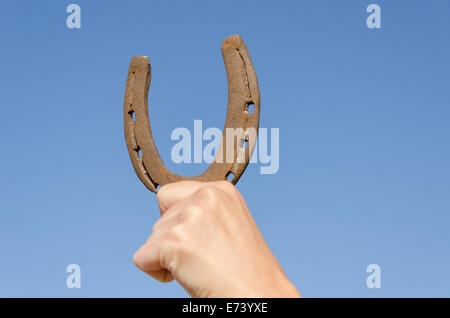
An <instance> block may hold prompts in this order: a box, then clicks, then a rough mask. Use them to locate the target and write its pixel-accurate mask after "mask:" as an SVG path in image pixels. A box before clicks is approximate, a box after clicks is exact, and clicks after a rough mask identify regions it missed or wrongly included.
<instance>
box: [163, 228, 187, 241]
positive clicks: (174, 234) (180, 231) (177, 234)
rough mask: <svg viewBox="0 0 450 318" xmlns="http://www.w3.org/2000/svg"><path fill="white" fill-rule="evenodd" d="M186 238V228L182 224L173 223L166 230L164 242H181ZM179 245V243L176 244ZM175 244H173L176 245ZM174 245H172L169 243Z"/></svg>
mask: <svg viewBox="0 0 450 318" xmlns="http://www.w3.org/2000/svg"><path fill="white" fill-rule="evenodd" d="M186 240H187V234H186V229H185V227H184V226H183V225H182V224H178V225H175V226H174V227H172V228H171V229H170V230H169V231H168V232H167V241H166V244H167V243H169V242H171V243H182V242H185V241H186ZM177 245H179V244H177ZM177 245H175V246H177ZM171 246H174V245H171Z"/></svg>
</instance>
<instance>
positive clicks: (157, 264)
mask: <svg viewBox="0 0 450 318" xmlns="http://www.w3.org/2000/svg"><path fill="white" fill-rule="evenodd" d="M157 199H158V204H159V209H160V212H161V217H160V218H159V219H158V221H157V222H156V223H155V224H154V226H153V229H152V233H151V235H150V237H149V238H148V240H147V242H146V243H145V244H144V245H142V247H141V248H139V250H138V251H137V252H136V254H135V255H134V263H135V264H136V266H137V267H138V268H140V269H141V270H142V271H144V272H145V273H147V274H148V275H150V276H152V277H153V278H155V279H157V280H159V281H161V282H170V281H172V280H174V279H175V280H176V281H177V282H178V283H179V284H180V285H181V286H182V287H183V288H184V289H185V290H186V291H187V292H188V293H189V294H190V295H191V296H192V297H226V298H228V297H301V296H300V294H299V292H298V291H297V289H296V288H295V286H294V285H293V284H292V283H291V282H290V281H289V279H288V278H287V277H286V274H285V272H284V270H283V268H282V267H281V265H280V263H279V262H278V260H277V259H276V258H275V256H274V255H273V253H272V252H271V250H270V249H269V247H268V245H267V243H266V242H265V240H264V238H263V236H262V235H261V233H260V231H259V229H258V227H257V226H256V223H255V221H254V220H253V217H252V215H251V213H250V211H249V209H248V208H247V204H246V203H245V201H244V198H243V197H242V195H241V194H240V193H239V191H238V190H237V189H236V187H234V186H233V185H232V184H231V183H230V182H228V181H219V182H208V183H204V182H196V181H182V182H177V183H172V184H168V185H165V186H163V187H162V188H161V189H160V190H159V191H158V194H157Z"/></svg>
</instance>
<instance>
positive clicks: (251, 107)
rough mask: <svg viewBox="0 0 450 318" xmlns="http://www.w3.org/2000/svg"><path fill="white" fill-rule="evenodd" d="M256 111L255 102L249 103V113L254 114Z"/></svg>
mask: <svg viewBox="0 0 450 318" xmlns="http://www.w3.org/2000/svg"><path fill="white" fill-rule="evenodd" d="M254 112H255V104H253V103H250V104H248V105H247V113H249V114H250V115H251V114H253V113H254Z"/></svg>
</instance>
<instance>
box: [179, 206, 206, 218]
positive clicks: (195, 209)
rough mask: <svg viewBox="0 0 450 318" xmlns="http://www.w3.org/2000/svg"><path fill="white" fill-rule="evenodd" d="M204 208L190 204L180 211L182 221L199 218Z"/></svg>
mask: <svg viewBox="0 0 450 318" xmlns="http://www.w3.org/2000/svg"><path fill="white" fill-rule="evenodd" d="M204 212H205V210H204V209H203V207H201V206H200V205H198V204H190V205H188V206H186V207H185V208H184V209H183V211H181V218H182V220H183V221H187V220H189V221H192V220H194V221H196V220H199V219H201V217H202V216H203V215H204Z"/></svg>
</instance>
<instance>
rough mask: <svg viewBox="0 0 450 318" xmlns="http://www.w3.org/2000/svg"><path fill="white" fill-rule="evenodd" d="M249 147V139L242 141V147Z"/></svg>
mask: <svg viewBox="0 0 450 318" xmlns="http://www.w3.org/2000/svg"><path fill="white" fill-rule="evenodd" d="M247 147H248V141H247V140H245V139H244V142H243V143H242V149H244V150H245V149H247Z"/></svg>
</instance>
